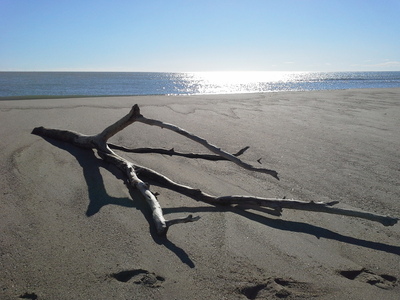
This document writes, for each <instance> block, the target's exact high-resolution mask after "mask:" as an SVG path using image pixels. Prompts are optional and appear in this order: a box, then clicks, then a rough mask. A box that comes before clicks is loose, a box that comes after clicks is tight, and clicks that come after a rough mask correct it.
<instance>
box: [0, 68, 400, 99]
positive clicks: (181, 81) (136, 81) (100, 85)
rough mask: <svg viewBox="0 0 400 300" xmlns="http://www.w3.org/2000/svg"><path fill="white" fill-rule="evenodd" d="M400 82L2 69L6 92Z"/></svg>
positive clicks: (329, 76) (1, 90)
mask: <svg viewBox="0 0 400 300" xmlns="http://www.w3.org/2000/svg"><path fill="white" fill-rule="evenodd" d="M393 87H400V72H196V73H156V72H151V73H146V72H0V98H3V99H4V98H7V97H16V98H18V97H27V98H29V97H35V96H43V97H51V96H112V95H194V94H227V93H258V92H280V91H313V90H337V89H354V88H357V89H366V88H393Z"/></svg>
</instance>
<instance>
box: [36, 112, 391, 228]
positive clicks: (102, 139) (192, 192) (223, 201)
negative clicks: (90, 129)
mask: <svg viewBox="0 0 400 300" xmlns="http://www.w3.org/2000/svg"><path fill="white" fill-rule="evenodd" d="M134 122H141V123H144V124H148V125H152V126H158V127H161V128H167V129H169V130H172V131H174V132H177V133H179V134H181V135H183V136H185V137H187V138H189V139H191V140H193V141H195V142H198V143H200V144H201V145H203V146H205V147H206V148H207V149H209V150H210V151H212V152H213V153H215V154H216V155H212V156H207V155H206V156H204V155H202V154H193V153H187V154H182V153H181V154H176V153H177V152H175V151H174V150H173V149H172V150H169V151H168V153H167V152H165V153H166V154H170V153H172V155H181V156H186V157H195V158H198V157H199V156H201V158H204V157H208V158H210V157H212V159H216V158H217V157H218V158H219V159H225V160H229V161H232V162H234V163H235V164H237V165H239V166H241V167H243V168H245V169H248V170H252V171H256V172H261V173H266V174H269V175H272V176H273V177H275V178H277V179H278V174H277V172H276V171H274V170H269V169H265V168H256V167H254V166H252V165H250V164H248V163H245V162H243V161H242V160H240V159H239V158H237V156H239V155H241V154H242V153H243V152H244V151H246V150H247V149H248V147H245V148H243V149H241V150H240V151H239V152H238V153H236V154H235V155H233V154H230V153H228V152H225V151H223V150H221V149H220V148H217V147H216V146H214V145H212V144H210V143H209V142H208V141H207V140H205V139H203V138H201V137H198V136H196V135H194V134H192V133H189V132H187V131H186V130H184V129H182V128H179V127H177V126H175V125H172V124H168V123H163V122H161V121H158V120H153V119H147V118H145V117H143V116H142V115H141V114H140V109H139V106H138V105H134V106H133V107H132V109H131V111H130V112H129V113H128V114H127V115H126V116H124V117H123V118H121V119H120V120H118V121H117V122H115V123H114V124H112V125H110V126H108V127H107V128H105V129H104V130H103V131H102V132H101V133H99V134H97V135H83V134H81V133H77V132H74V131H68V130H59V129H47V128H44V127H36V128H34V129H33V131H32V133H33V134H36V135H39V136H42V137H49V138H53V139H56V140H60V141H64V142H67V143H71V144H73V145H75V146H77V147H81V148H85V149H95V150H97V152H98V154H99V156H100V157H101V158H102V159H103V160H105V161H107V162H109V163H110V164H113V165H115V166H116V167H118V168H119V169H120V170H121V171H122V172H123V173H124V174H125V175H126V177H127V179H128V182H129V184H130V185H131V186H132V187H135V188H137V189H138V190H139V191H140V192H141V194H142V195H143V197H144V198H145V200H146V202H147V204H148V205H149V207H150V208H151V210H152V216H153V221H154V224H155V226H156V229H157V233H158V234H159V235H165V234H166V233H167V231H168V228H169V227H170V226H172V225H174V224H180V223H187V222H194V221H197V220H198V219H199V217H193V216H192V215H189V216H188V217H186V218H178V219H173V220H165V218H164V215H163V212H162V209H161V206H160V204H159V202H158V200H157V198H156V195H155V194H153V193H152V192H151V191H150V190H149V187H148V185H147V184H146V183H145V182H143V181H142V180H141V179H140V178H139V176H143V177H146V178H149V179H151V180H154V181H156V182H158V183H159V184H161V185H164V186H165V187H167V188H170V189H172V190H174V191H177V192H179V193H182V194H184V195H187V196H189V197H192V198H193V199H195V200H197V201H203V202H207V203H210V204H214V205H240V206H244V207H247V208H249V207H250V208H251V207H254V208H260V207H266V208H268V211H267V212H268V213H272V214H274V215H280V214H281V212H282V209H284V208H286V209H297V210H307V211H316V212H324V213H330V214H339V215H345V216H352V217H358V218H364V219H368V220H371V221H376V222H379V223H382V224H383V225H385V226H392V225H394V224H396V223H397V221H398V219H397V218H392V217H388V216H382V215H378V214H373V213H369V212H364V211H361V210H357V209H344V208H338V207H334V205H336V204H337V203H338V202H336V201H334V202H328V203H325V202H314V201H308V202H307V201H300V200H288V199H272V198H262V197H255V196H237V195H233V196H223V197H216V196H213V195H209V194H207V193H204V192H203V191H201V190H200V189H194V188H192V187H189V186H185V185H182V184H179V183H176V182H174V181H173V180H171V179H169V178H168V177H166V176H164V175H162V174H160V173H158V172H156V171H154V170H152V169H149V168H146V167H142V166H139V165H135V164H134V163H132V162H130V161H128V160H126V159H125V158H123V157H121V156H119V155H118V154H116V153H114V151H113V150H111V148H114V149H120V150H123V151H125V148H124V147H120V146H116V145H111V147H110V144H107V141H108V139H109V138H110V137H112V136H114V135H115V134H117V133H118V132H119V131H121V130H123V129H124V128H126V127H127V126H129V125H130V124H132V123H134ZM142 149H143V148H142ZM145 149H146V150H140V151H154V149H150V148H145ZM149 149H150V150H149ZM164 151H165V150H162V151H158V150H156V152H157V153H163V152H164ZM130 152H134V151H130ZM142 153H143V152H142ZM163 154H164V153H163ZM170 155H171V154H170ZM208 158H206V159H208Z"/></svg>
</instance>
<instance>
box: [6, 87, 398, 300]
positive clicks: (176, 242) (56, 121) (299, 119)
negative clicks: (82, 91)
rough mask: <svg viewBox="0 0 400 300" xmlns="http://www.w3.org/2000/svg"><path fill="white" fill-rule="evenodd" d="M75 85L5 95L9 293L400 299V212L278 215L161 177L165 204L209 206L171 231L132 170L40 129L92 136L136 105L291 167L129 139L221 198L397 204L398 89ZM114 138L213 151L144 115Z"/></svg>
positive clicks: (193, 208)
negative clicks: (70, 92)
mask: <svg viewBox="0 0 400 300" xmlns="http://www.w3.org/2000/svg"><path fill="white" fill-rule="evenodd" d="M69 99H70V101H51V100H52V99H35V101H30V100H20V101H15V100H9V101H6V100H2V101H0V125H1V126H0V134H1V136H2V139H1V140H0V146H1V148H2V151H1V152H0V176H1V180H0V190H1V191H2V193H1V194H0V200H1V203H0V204H1V207H2V210H1V211H0V227H1V228H2V235H1V237H0V241H1V253H0V254H1V257H0V259H1V260H0V262H1V265H0V267H1V268H2V270H3V276H2V279H0V283H1V287H2V289H1V290H0V298H2V299H6V300H7V299H16V298H18V297H21V295H24V294H25V293H26V294H28V295H29V294H32V293H33V294H35V295H36V296H37V299H38V300H42V299H71V298H73V299H89V298H97V299H102V298H108V299H127V298H132V299H175V298H176V299H183V298H186V299H212V300H213V299H218V300H219V299H223V298H226V299H247V298H248V296H249V295H250V294H251V293H255V294H256V295H257V297H256V298H255V299H263V298H267V299H275V298H279V297H280V296H282V295H287V298H288V299H291V298H294V299H309V298H315V299H326V300H331V299H344V298H352V299H397V298H398V295H399V293H400V287H399V279H400V268H399V263H400V260H399V259H400V244H399V240H400V226H399V224H397V225H395V226H393V227H384V226H382V225H380V224H377V223H374V222H369V221H366V220H360V219H357V218H348V217H341V216H335V215H328V214H323V213H313V212H305V211H293V210H284V212H283V215H282V216H281V217H276V216H271V215H268V214H266V213H265V212H262V211H256V210H243V209H240V208H223V207H214V206H211V205H208V204H205V203H201V202H195V201H193V200H192V199H190V198H187V197H184V196H182V195H180V194H177V193H175V192H172V191H169V190H166V189H164V188H162V187H159V186H157V185H152V186H151V189H152V191H154V192H158V193H159V194H160V196H159V201H160V203H161V205H162V208H163V211H164V214H165V215H166V217H167V218H175V217H179V216H182V217H184V216H186V215H187V214H193V215H195V216H197V215H198V216H200V217H201V219H200V220H199V221H197V222H194V223H188V224H182V225H176V226H173V227H171V229H170V231H169V233H168V239H167V240H163V239H160V238H158V237H156V236H154V235H153V234H152V229H151V226H152V225H151V221H150V222H149V210H148V209H147V207H146V205H145V204H143V200H142V199H141V197H140V196H139V195H138V194H137V193H135V192H133V193H130V192H129V191H128V190H127V189H126V186H125V185H124V182H123V180H121V178H122V177H121V174H119V173H118V172H116V171H115V170H113V169H112V168H111V169H110V168H109V167H108V166H107V164H105V163H102V162H100V161H99V160H98V158H97V157H96V156H95V155H93V154H91V152H90V151H84V150H79V149H76V148H74V147H72V146H68V145H65V144H62V143H57V142H54V141H51V140H45V139H42V138H40V137H37V136H34V135H32V134H31V131H32V129H33V128H34V127H38V126H45V127H48V128H65V129H69V130H75V131H78V132H81V133H84V134H95V133H98V132H99V131H101V130H102V129H104V128H105V127H106V126H107V125H108V124H111V123H113V122H115V121H116V120H118V119H119V118H121V117H122V116H124V115H125V114H126V113H127V112H128V111H129V109H130V107H131V106H132V105H133V104H136V103H137V104H139V105H140V107H141V112H142V114H143V115H145V116H147V117H149V118H154V119H159V120H162V121H164V122H168V123H172V124H175V125H177V126H180V127H182V128H185V129H186V130H188V131H191V132H193V133H195V134H198V135H199V136H202V137H204V138H206V139H207V140H208V141H209V142H211V143H213V144H216V145H217V146H219V147H221V148H222V149H224V150H226V151H229V152H232V153H234V152H236V151H237V150H239V149H240V148H242V147H244V146H250V149H249V150H248V151H247V152H246V153H245V154H243V156H242V159H244V160H245V161H247V162H250V163H255V164H257V160H258V159H260V157H261V162H262V164H263V165H262V166H264V167H266V168H271V169H274V170H276V171H278V173H279V175H280V178H281V180H280V181H277V180H275V179H273V178H270V176H267V175H265V176H264V174H254V173H252V172H249V171H246V170H242V169H240V168H239V167H237V166H236V165H234V164H232V163H229V162H223V161H222V162H209V161H202V160H191V159H186V158H180V157H173V156H172V157H170V156H166V155H156V154H132V153H121V155H123V156H124V157H127V159H130V160H133V161H135V162H137V163H138V164H140V165H145V166H147V167H150V168H152V169H154V170H157V171H159V172H161V173H163V174H164V175H166V176H168V177H170V178H171V179H173V180H175V181H177V182H179V183H182V184H186V185H189V186H192V187H195V188H200V189H201V190H203V191H205V192H208V193H210V194H215V195H221V196H222V195H233V194H242V195H249V194H251V195H255V196H257V195H259V196H265V197H279V198H281V197H283V196H286V198H288V199H291V198H295V199H300V200H315V201H335V200H338V201H340V205H343V206H344V207H356V208H359V209H364V210H366V211H371V212H375V213H380V214H387V215H391V216H393V217H400V203H399V201H398V199H399V198H400V192H399V190H398V178H399V177H398V175H399V170H398V162H399V161H400V153H399V150H398V149H400V133H399V130H398V128H400V118H399V116H400V101H399V99H400V88H383V89H352V90H330V91H306V92H273V93H255V94H248V93H243V94H223V95H222V94H218V95H215V94H213V95H190V96H163V95H155V96H121V97H109V96H106V97H85V98H69ZM110 100H112V101H110ZM111 141H112V142H114V143H117V144H121V145H124V146H127V147H135V148H136V147H154V148H157V147H158V148H160V147H162V148H166V149H170V148H174V149H175V150H176V151H185V152H186V151H187V152H201V153H203V152H206V151H205V149H203V148H201V146H199V145H197V144H193V143H192V142H190V141H188V140H186V139H184V138H182V137H181V136H178V135H176V134H174V133H171V132H168V131H166V130H161V129H158V128H153V127H150V126H146V125H143V124H132V125H131V126H129V127H127V128H126V129H124V130H123V131H122V132H120V133H119V134H118V135H116V136H115V137H113V138H112V140H111ZM150 218H151V216H150ZM121 272H122V273H121ZM123 272H125V273H123ZM124 276H125V277H124ZM118 278H120V279H121V278H122V279H123V280H125V279H126V282H125V281H123V280H119V279H118Z"/></svg>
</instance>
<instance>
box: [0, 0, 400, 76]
mask: <svg viewBox="0 0 400 300" xmlns="http://www.w3.org/2000/svg"><path fill="white" fill-rule="evenodd" d="M399 16H400V1H399V0H375V1H371V0H340V1H339V0H275V1H270V0H242V1H239V0H230V1H228V0H141V1H139V0H126V1H125V0H112V1H111V0H108V1H105V0H95V1H92V0H83V1H82V0H49V1H47V0H0V71H132V72H197V71H400V17H399Z"/></svg>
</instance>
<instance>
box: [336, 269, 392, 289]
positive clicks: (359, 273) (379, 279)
mask: <svg viewBox="0 0 400 300" xmlns="http://www.w3.org/2000/svg"><path fill="white" fill-rule="evenodd" d="M339 274H340V275H342V276H343V277H346V278H347V279H350V280H358V281H361V282H365V283H368V284H371V285H374V286H376V287H378V288H381V289H385V290H389V289H392V288H393V287H395V286H396V283H397V278H396V277H394V276H391V275H386V274H382V275H378V274H375V273H373V272H371V271H368V270H366V269H361V270H344V271H339Z"/></svg>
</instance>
